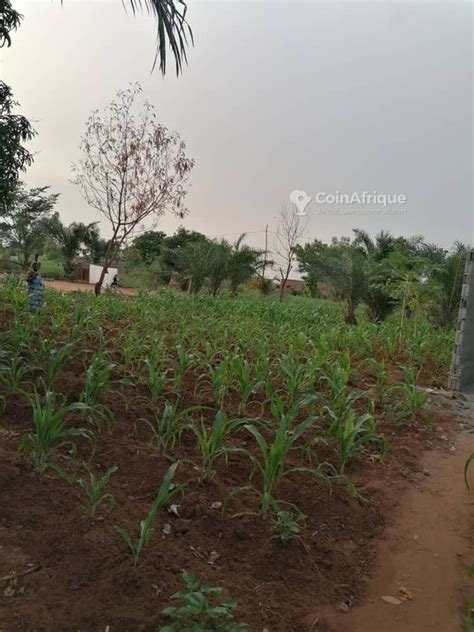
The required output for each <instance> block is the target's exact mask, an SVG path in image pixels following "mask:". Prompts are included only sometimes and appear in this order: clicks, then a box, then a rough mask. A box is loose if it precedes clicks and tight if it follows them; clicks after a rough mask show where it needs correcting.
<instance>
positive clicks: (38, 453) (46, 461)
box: [18, 391, 90, 474]
mask: <svg viewBox="0 0 474 632" xmlns="http://www.w3.org/2000/svg"><path fill="white" fill-rule="evenodd" d="M29 400H30V402H31V406H32V409H33V426H34V428H33V431H32V432H29V433H28V434H26V435H24V436H23V437H22V439H21V441H20V444H19V446H18V449H19V450H20V451H23V450H26V449H29V450H30V454H31V459H32V461H33V465H34V467H35V470H36V471H37V472H38V473H39V474H44V472H45V471H46V469H47V468H48V467H49V466H50V459H51V456H52V455H53V453H54V452H56V451H57V450H59V449H60V448H62V447H64V446H69V447H72V448H73V449H74V448H75V444H74V442H73V441H72V440H71V438H72V437H86V438H88V439H89V438H90V435H89V433H88V431H87V430H86V429H85V428H75V427H68V426H67V425H66V418H67V416H68V415H69V414H70V413H72V412H74V411H76V410H78V411H82V410H85V409H86V408H87V407H86V406H85V405H84V404H82V403H79V402H76V403H75V404H70V405H69V406H64V405H62V406H61V405H60V406H56V396H55V394H54V393H52V392H51V391H46V393H45V395H44V397H41V396H40V395H39V394H38V393H37V392H35V394H34V395H33V397H29Z"/></svg>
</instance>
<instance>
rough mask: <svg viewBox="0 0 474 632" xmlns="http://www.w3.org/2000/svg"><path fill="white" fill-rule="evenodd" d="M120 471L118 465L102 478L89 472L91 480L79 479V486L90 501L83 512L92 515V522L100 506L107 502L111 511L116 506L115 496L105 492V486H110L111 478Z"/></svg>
mask: <svg viewBox="0 0 474 632" xmlns="http://www.w3.org/2000/svg"><path fill="white" fill-rule="evenodd" d="M117 470H118V466H117V465H112V466H111V467H109V469H108V470H107V472H105V474H104V475H103V476H102V477H101V478H97V477H96V475H95V474H93V473H92V472H90V471H89V478H79V479H77V484H78V485H79V487H80V488H81V489H82V491H83V492H84V494H85V495H86V497H87V500H88V501H89V504H88V506H84V507H83V510H84V511H85V512H86V513H88V514H89V515H90V517H91V518H92V520H93V519H94V518H95V515H96V512H97V509H98V507H99V505H100V504H101V503H103V502H105V501H106V500H107V501H108V503H109V509H112V507H113V506H114V504H115V496H114V495H113V494H110V493H106V492H105V489H104V488H105V486H106V485H108V483H109V481H110V477H111V476H112V474H114V473H115V472H116V471H117Z"/></svg>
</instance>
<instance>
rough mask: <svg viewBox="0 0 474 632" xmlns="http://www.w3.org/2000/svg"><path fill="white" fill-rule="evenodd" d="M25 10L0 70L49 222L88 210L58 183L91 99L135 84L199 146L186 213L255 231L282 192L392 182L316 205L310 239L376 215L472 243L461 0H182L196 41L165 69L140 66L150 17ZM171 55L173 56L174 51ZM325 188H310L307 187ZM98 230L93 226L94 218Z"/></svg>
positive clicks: (96, 104)
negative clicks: (379, 201)
mask: <svg viewBox="0 0 474 632" xmlns="http://www.w3.org/2000/svg"><path fill="white" fill-rule="evenodd" d="M15 8H17V9H18V10H19V11H20V12H21V13H22V14H24V16H25V19H24V22H23V24H22V26H21V27H20V29H19V30H18V32H17V33H14V34H13V38H12V39H13V42H12V46H11V48H10V49H2V50H1V51H0V63H1V69H2V78H3V79H4V80H5V81H6V82H7V83H8V84H9V85H10V86H11V87H12V89H13V92H14V95H15V98H16V99H17V100H18V101H19V102H20V103H21V107H20V108H19V111H21V113H23V114H25V115H26V116H28V117H29V118H30V119H32V120H34V121H35V122H34V126H35V128H36V130H37V131H38V136H37V137H36V138H35V140H34V141H33V142H32V143H31V147H32V148H33V149H34V151H35V152H37V154H36V157H35V163H34V165H33V166H32V167H31V168H30V169H28V171H27V173H26V175H25V176H24V178H23V179H24V180H25V182H26V183H27V184H28V185H29V186H41V185H50V186H51V189H52V191H54V192H59V193H61V198H60V200H59V203H58V206H57V208H58V210H59V212H60V214H61V217H62V219H63V221H65V222H71V221H84V222H92V221H97V220H99V219H100V218H99V217H98V215H97V213H96V212H95V211H94V210H93V209H91V208H89V207H88V206H87V205H86V203H85V202H84V201H83V200H82V198H81V196H80V194H79V191H78V190H77V188H76V187H75V186H74V185H73V184H71V183H70V182H69V179H70V177H71V170H70V166H71V163H72V162H73V161H74V160H77V159H78V158H79V154H78V146H79V140H80V137H81V134H82V133H83V131H84V128H85V121H86V119H87V116H88V114H89V112H90V110H92V109H95V108H100V107H103V106H105V105H106V104H107V103H108V102H110V101H111V100H112V99H113V97H114V96H115V93H116V91H117V90H118V89H120V88H124V87H126V86H127V85H128V83H130V82H135V81H139V82H140V83H141V85H142V87H143V91H144V96H145V97H146V98H148V99H149V100H150V101H151V102H152V103H153V104H154V105H155V107H156V109H157V113H158V117H159V120H160V121H161V122H162V123H164V124H165V125H167V126H168V127H169V128H171V129H175V130H177V131H178V132H179V133H180V134H181V136H182V137H183V139H184V140H185V141H186V143H187V147H188V152H189V155H190V156H192V157H194V158H195V160H196V167H195V169H194V170H193V173H192V175H191V185H192V186H191V188H190V191H189V194H188V197H187V206H188V208H189V210H190V213H189V215H188V216H187V217H186V218H185V219H184V220H178V219H176V218H173V217H166V218H163V220H162V221H160V224H159V229H160V230H164V231H165V232H168V233H170V232H173V231H174V230H176V228H177V227H178V226H179V225H183V226H185V227H186V228H189V229H194V230H199V231H201V232H204V233H206V234H208V235H210V236H213V237H221V236H223V237H226V238H228V239H230V240H233V239H234V238H237V236H238V235H239V234H240V233H242V232H247V233H248V239H247V241H248V242H249V243H251V244H253V245H257V246H259V245H260V246H261V245H262V244H263V237H264V229H265V225H266V224H269V226H270V231H274V230H275V225H276V217H277V215H278V212H279V209H280V207H281V205H282V204H283V203H285V202H286V203H288V202H289V200H288V196H289V194H290V192H291V191H293V190H295V189H298V190H302V191H305V192H306V193H307V194H308V195H309V196H313V198H314V197H315V196H316V195H317V194H318V192H319V193H320V194H321V193H323V192H324V193H329V194H335V193H336V192H340V193H344V194H348V195H350V194H352V193H353V192H357V193H362V192H364V191H367V192H373V191H377V192H379V193H386V194H397V195H404V196H406V203H405V204H402V205H394V206H393V208H395V209H397V210H400V211H402V212H401V213H398V214H393V213H391V214H387V213H385V214H382V213H378V214H376V215H374V214H371V211H373V210H374V209H380V208H382V207H381V206H380V205H375V206H374V205H371V204H357V205H355V206H353V205H350V208H351V209H352V210H354V211H355V214H351V213H347V212H346V211H347V208H348V206H347V204H341V205H333V204H326V205H323V204H319V203H317V202H316V200H314V199H313V201H312V203H311V204H310V205H309V206H308V209H307V213H308V216H309V217H310V225H309V229H308V233H307V239H308V240H310V239H314V238H318V239H322V240H323V241H327V240H329V239H330V238H331V237H332V236H339V237H340V236H344V235H345V236H350V235H351V234H352V228H356V227H358V228H363V229H365V230H367V231H368V232H370V233H371V234H374V233H376V232H378V231H380V230H382V229H383V230H390V231H391V232H393V233H395V234H397V235H398V234H401V235H405V236H410V235H414V234H422V235H424V237H425V238H426V240H427V241H430V242H437V243H439V244H441V245H443V246H445V247H447V246H449V245H451V244H452V243H453V242H454V241H455V240H460V241H463V242H471V243H474V217H473V205H472V166H473V162H472V5H471V3H470V2H449V3H438V2H413V3H398V2H387V3H382V2H366V3H362V2H329V3H328V2H326V3H312V2H309V3H299V2H287V3H283V2H239V3H233V2H212V3H208V2H193V0H190V1H189V3H188V19H189V22H190V23H191V25H192V27H193V31H194V37H195V46H194V48H190V49H189V51H188V61H189V65H188V67H185V68H184V72H183V75H182V76H180V77H179V78H176V77H175V75H174V68H173V65H172V64H171V63H170V65H169V71H168V74H167V76H166V78H165V79H163V78H162V77H161V74H160V73H159V71H158V69H156V70H155V72H154V73H151V72H150V71H151V66H152V62H153V58H154V52H155V24H154V21H153V19H152V18H151V17H149V16H147V15H137V16H136V17H135V18H134V17H133V16H132V15H131V14H130V12H129V13H128V14H127V13H126V12H125V11H124V9H123V7H122V5H121V3H120V2H119V1H116V2H112V1H108V2H77V1H74V0H64V4H63V6H61V4H60V2H56V3H52V4H51V3H48V2H43V1H35V2H31V1H30V2H25V1H20V2H17V3H16V4H15ZM170 61H171V60H170ZM319 197H321V195H320V196H319ZM103 232H104V234H105V235H107V230H106V227H105V226H104V231H103Z"/></svg>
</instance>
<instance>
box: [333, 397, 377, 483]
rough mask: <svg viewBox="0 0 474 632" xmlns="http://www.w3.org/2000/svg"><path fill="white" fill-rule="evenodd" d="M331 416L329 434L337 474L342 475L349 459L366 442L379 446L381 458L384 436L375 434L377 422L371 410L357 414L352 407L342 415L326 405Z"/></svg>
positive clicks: (363, 446) (359, 450) (364, 445)
mask: <svg viewBox="0 0 474 632" xmlns="http://www.w3.org/2000/svg"><path fill="white" fill-rule="evenodd" d="M326 410H327V411H328V413H329V415H330V416H331V418H332V423H331V425H330V426H329V434H330V435H332V437H333V439H334V441H335V445H336V451H337V456H338V461H339V474H340V475H341V476H343V475H344V472H345V468H346V466H347V464H348V463H349V461H350V460H351V459H352V458H354V456H355V455H356V454H359V453H360V452H362V451H363V450H364V449H365V447H366V445H367V444H368V443H376V444H378V445H379V446H380V447H381V453H382V458H383V457H384V456H385V454H386V452H387V450H388V443H387V440H386V439H385V437H383V436H382V435H379V434H377V430H376V427H377V424H376V421H375V417H374V415H373V406H372V411H370V412H368V413H365V414H363V415H358V414H357V413H356V412H355V411H354V410H353V409H352V408H350V409H348V410H346V411H345V412H344V413H343V414H342V415H338V414H337V413H336V412H335V411H333V410H331V409H330V408H329V407H326Z"/></svg>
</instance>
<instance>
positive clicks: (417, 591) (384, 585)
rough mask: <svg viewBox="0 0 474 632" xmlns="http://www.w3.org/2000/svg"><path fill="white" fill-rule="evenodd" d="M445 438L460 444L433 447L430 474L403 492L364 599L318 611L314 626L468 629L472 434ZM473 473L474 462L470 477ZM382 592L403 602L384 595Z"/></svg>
mask: <svg viewBox="0 0 474 632" xmlns="http://www.w3.org/2000/svg"><path fill="white" fill-rule="evenodd" d="M447 445H454V446H455V448H456V450H455V451H453V450H452V448H451V451H450V450H449V448H448V447H447V449H446V452H440V451H438V450H436V451H433V452H429V453H427V454H426V455H425V458H424V460H423V463H424V467H425V473H426V476H425V477H423V480H422V481H421V482H420V485H419V486H417V487H413V488H411V489H410V490H409V491H407V492H406V494H405V495H404V497H403V498H402V499H401V502H400V505H399V507H398V509H397V512H396V515H395V516H394V520H393V522H392V524H391V526H389V527H388V528H387V530H386V532H385V536H384V538H383V540H382V541H381V542H380V544H379V547H378V554H377V562H376V571H375V575H374V577H373V579H372V581H371V583H370V586H369V591H368V596H367V599H366V601H365V604H363V605H361V606H360V607H354V608H353V609H351V610H349V612H348V613H345V614H343V613H338V612H335V610H334V609H333V608H332V609H331V611H327V612H319V613H315V616H314V619H313V621H312V623H313V629H314V630H315V631H316V630H319V629H321V626H320V627H318V625H320V623H322V621H324V622H325V623H326V624H329V626H330V629H331V630H333V629H334V630H337V632H381V631H382V630H383V632H458V631H461V630H465V628H464V626H463V619H464V616H465V612H466V610H465V607H466V604H467V603H468V601H469V600H470V599H472V598H474V578H469V577H468V576H467V573H466V568H467V566H468V565H470V564H472V563H474V547H473V541H472V536H473V535H474V490H473V492H471V494H469V492H468V491H467V490H466V488H465V485H464V481H463V468H464V462H465V460H466V458H467V456H468V455H469V454H470V453H471V452H474V437H473V436H472V435H468V434H465V433H461V432H458V433H456V435H454V436H453V442H452V443H451V442H450V443H449V444H447ZM473 475H474V469H473V470H472V471H471V480H472V479H473ZM382 596H391V597H395V598H396V599H398V600H400V601H401V603H400V604H398V605H392V604H390V603H386V602H385V601H384V600H382ZM408 597H412V598H411V599H410V598H408ZM318 620H319V623H318ZM307 622H308V623H310V621H309V620H307ZM322 629H324V628H322Z"/></svg>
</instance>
